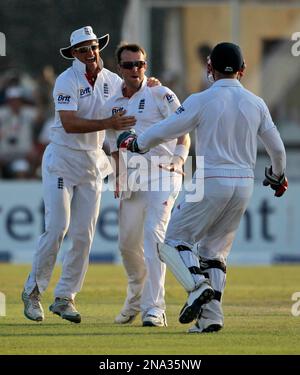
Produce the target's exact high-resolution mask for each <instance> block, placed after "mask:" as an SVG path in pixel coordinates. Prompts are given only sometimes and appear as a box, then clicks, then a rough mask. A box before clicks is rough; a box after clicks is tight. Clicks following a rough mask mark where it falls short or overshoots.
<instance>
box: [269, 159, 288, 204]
mask: <svg viewBox="0 0 300 375" xmlns="http://www.w3.org/2000/svg"><path fill="white" fill-rule="evenodd" d="M263 185H264V186H270V188H271V189H273V190H275V193H274V195H275V197H281V196H282V195H283V194H284V193H285V192H286V191H287V189H288V186H289V184H288V180H287V178H286V177H285V175H284V174H283V175H282V176H280V177H278V176H276V175H274V174H273V171H272V166H271V167H266V168H265V179H264V181H263Z"/></svg>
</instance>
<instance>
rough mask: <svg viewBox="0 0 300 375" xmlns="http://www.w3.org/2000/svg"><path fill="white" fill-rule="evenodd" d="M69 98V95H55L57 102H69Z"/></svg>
mask: <svg viewBox="0 0 300 375" xmlns="http://www.w3.org/2000/svg"><path fill="white" fill-rule="evenodd" d="M70 99H71V95H64V94H58V95H57V102H58V104H69V103H70Z"/></svg>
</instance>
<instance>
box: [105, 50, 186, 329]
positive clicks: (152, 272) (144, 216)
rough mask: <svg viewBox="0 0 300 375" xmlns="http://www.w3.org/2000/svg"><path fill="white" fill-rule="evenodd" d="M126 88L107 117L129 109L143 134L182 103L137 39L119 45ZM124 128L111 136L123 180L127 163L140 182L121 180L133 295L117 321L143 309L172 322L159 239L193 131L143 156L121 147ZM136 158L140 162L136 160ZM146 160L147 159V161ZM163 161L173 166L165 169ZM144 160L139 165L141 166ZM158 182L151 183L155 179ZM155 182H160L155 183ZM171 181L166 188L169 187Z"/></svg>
mask: <svg viewBox="0 0 300 375" xmlns="http://www.w3.org/2000/svg"><path fill="white" fill-rule="evenodd" d="M116 59H117V64H118V70H119V73H120V75H121V76H122V77H123V84H122V87H121V88H120V89H119V90H118V92H117V93H116V95H115V96H113V97H112V98H111V99H110V100H108V102H107V103H106V105H105V108H107V110H108V111H107V113H106V116H111V115H112V114H113V113H116V112H118V111H123V110H124V109H125V110H126V113H127V114H128V115H131V116H134V117H135V118H136V120H137V123H136V126H135V131H136V133H137V134H141V133H142V132H144V131H145V130H146V129H149V128H151V126H152V125H153V124H155V123H156V122H158V121H160V120H162V119H164V118H166V117H168V116H169V115H170V114H171V113H173V112H175V110H176V109H177V108H178V107H179V106H180V102H179V100H178V99H177V97H176V95H175V94H174V93H173V92H172V91H171V90H170V89H168V88H167V87H164V86H157V87H151V88H150V87H148V86H147V84H146V82H147V78H146V76H145V72H146V70H147V61H146V52H145V50H144V49H143V48H142V47H141V46H139V45H137V44H121V45H120V46H119V47H118V48H117V50H116ZM120 133H121V132H120V131H116V130H110V131H108V132H107V136H108V139H109V143H110V148H111V152H112V155H113V156H114V158H115V160H116V165H117V166H118V169H117V174H118V177H119V178H120V179H121V175H122V174H124V170H123V171H122V170H121V169H122V167H123V168H124V167H125V168H126V172H128V177H129V178H130V179H131V181H133V180H134V181H136V180H139V186H135V185H134V184H133V185H132V186H125V188H124V189H123V188H122V186H121V185H122V183H121V181H119V185H118V186H119V189H120V192H117V194H120V196H121V201H120V211H119V228H120V232H119V233H120V234H119V247H120V252H121V255H122V258H123V263H124V266H125V269H126V272H127V276H128V288H127V297H126V300H125V303H124V306H123V308H122V311H121V312H120V314H119V315H118V316H117V317H116V318H115V323H118V324H126V323H131V322H132V321H133V320H134V318H135V317H136V315H137V314H138V313H139V312H141V313H142V324H143V326H156V327H164V326H167V320H166V314H165V309H166V305H165V299H164V295H165V289H164V283H165V272H166V265H165V263H163V262H161V260H160V259H159V257H158V254H157V244H158V243H161V242H163V241H164V237H165V231H166V228H167V223H168V221H169V218H170V214H171V209H172V207H173V204H174V202H175V200H176V197H177V195H178V192H179V190H180V186H181V180H182V172H181V171H182V165H183V163H184V161H185V160H186V158H187V156H188V152H189V146H190V139H189V135H183V136H181V137H179V138H178V140H170V141H167V142H164V143H162V144H160V145H158V146H156V147H154V148H153V149H151V150H150V151H149V152H147V153H145V154H144V155H142V156H139V158H138V159H140V160H138V161H137V160H136V159H137V155H134V154H132V153H131V152H127V151H125V153H126V154H125V155H123V153H122V152H120V154H119V151H118V148H117V138H118V135H119V134H120ZM134 159H135V161H134ZM141 159H143V160H141ZM160 161H161V165H162V166H163V167H164V168H165V169H168V168H169V169H168V170H165V169H159V165H160ZM137 163H139V165H137ZM154 180H156V182H157V184H151V183H152V182H155V181H154ZM154 185H155V186H154ZM164 185H165V189H164V188H163V187H164Z"/></svg>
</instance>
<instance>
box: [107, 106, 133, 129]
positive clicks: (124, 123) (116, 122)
mask: <svg viewBox="0 0 300 375" xmlns="http://www.w3.org/2000/svg"><path fill="white" fill-rule="evenodd" d="M125 113H126V111H125V110H124V111H120V112H118V113H116V114H115V115H113V116H112V117H111V118H110V119H111V122H112V123H111V128H112V129H115V130H129V129H131V128H132V127H133V126H134V125H135V123H136V118H135V117H134V116H124V114H125Z"/></svg>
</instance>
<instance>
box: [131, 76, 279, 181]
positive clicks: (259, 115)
mask: <svg viewBox="0 0 300 375" xmlns="http://www.w3.org/2000/svg"><path fill="white" fill-rule="evenodd" d="M193 129H195V130H196V155H198V156H204V168H205V169H206V170H214V169H215V170H216V169H218V171H220V170H222V171H225V173H226V169H230V170H233V169H237V170H239V171H238V175H240V176H253V169H254V166H255V162H256V153H257V136H260V137H261V139H262V141H264V139H266V140H267V134H268V133H269V132H268V131H270V129H273V132H270V133H272V134H273V136H274V134H275V136H276V137H275V138H276V139H277V140H278V142H277V144H279V146H278V147H277V149H276V150H275V148H273V150H272V149H271V148H270V147H269V148H268V149H267V151H268V153H269V155H270V154H272V153H273V154H274V155H275V153H276V152H277V151H279V152H281V153H282V155H283V156H282V158H281V162H280V163H282V165H280V166H279V164H278V163H277V166H276V167H277V169H278V170H283V169H284V168H285V165H284V164H285V156H284V155H285V153H284V146H283V143H282V141H281V139H280V136H279V133H278V132H277V130H276V127H275V125H274V123H273V121H272V119H271V116H270V113H269V110H268V108H267V106H266V104H265V103H264V101H263V100H262V99H261V98H260V97H258V96H256V95H254V94H253V93H251V92H250V91H248V90H246V89H245V88H244V87H243V86H242V85H241V83H240V82H239V81H238V80H236V79H221V80H218V81H216V82H215V83H214V84H213V85H212V86H211V87H210V88H209V89H207V90H205V91H203V92H201V93H197V94H193V95H191V96H189V97H188V98H187V99H186V100H185V101H184V103H183V104H182V106H181V107H179V108H178V109H177V111H176V113H175V114H173V115H171V116H170V117H168V118H167V119H166V120H164V121H163V122H160V123H158V124H156V125H154V126H152V127H151V129H149V130H147V131H146V132H144V133H143V134H141V135H140V136H139V137H138V145H139V147H140V149H141V150H145V149H149V148H151V147H153V146H155V145H157V144H158V143H160V142H165V141H167V140H169V139H172V138H177V137H179V136H181V135H183V134H185V133H189V132H191V131H192V130H193ZM274 130H275V132H274ZM265 135H266V136H265ZM212 173H213V172H212ZM206 175H207V174H206Z"/></svg>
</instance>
